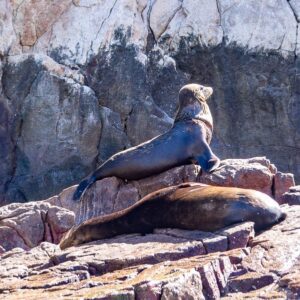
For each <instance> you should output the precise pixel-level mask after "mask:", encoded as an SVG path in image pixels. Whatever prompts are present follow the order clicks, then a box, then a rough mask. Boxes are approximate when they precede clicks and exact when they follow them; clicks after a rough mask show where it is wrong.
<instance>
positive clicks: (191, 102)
mask: <svg viewBox="0 0 300 300" xmlns="http://www.w3.org/2000/svg"><path fill="white" fill-rule="evenodd" d="M212 93H213V89H212V88H210V87H205V86H202V85H199V84H188V85H185V86H184V87H182V88H181V90H180V91H179V108H178V111H177V114H176V116H175V121H174V125H173V127H172V128H171V129H170V130H169V131H168V132H166V133H165V134H162V135H159V136H157V137H155V138H153V139H152V140H149V141H147V142H145V143H142V144H140V145H138V146H136V147H132V148H129V149H127V150H125V151H122V152H119V153H117V154H115V155H113V156H112V157H110V158H109V159H108V160H106V161H105V162H104V163H103V164H102V165H101V166H100V167H99V168H98V169H97V170H96V171H94V172H93V173H92V174H91V175H89V176H88V177H87V178H86V179H84V180H83V181H82V182H81V183H80V184H79V186H78V187H77V189H76V191H75V193H74V196H73V199H74V200H79V199H80V197H81V196H82V195H83V193H84V192H85V191H86V189H87V188H88V187H89V186H90V185H91V184H93V183H94V182H95V181H96V180H99V179H102V178H104V177H110V176H116V177H119V178H122V179H128V180H137V179H141V178H144V177H148V176H150V175H154V174H158V173H161V172H163V171H166V170H168V169H170V168H173V167H176V166H179V165H183V164H188V163H197V164H199V165H200V166H201V168H202V169H203V170H204V171H206V172H212V171H213V170H214V169H216V168H217V167H218V166H219V163H220V160H219V159H218V157H217V156H216V155H214V154H213V152H212V151H211V149H210V147H209V145H208V144H209V143H210V141H211V137H212V131H213V120H212V116H211V113H210V110H209V107H208V105H207V104H206V101H207V99H208V98H209V97H210V96H211V94H212Z"/></svg>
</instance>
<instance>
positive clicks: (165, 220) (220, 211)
mask: <svg viewBox="0 0 300 300" xmlns="http://www.w3.org/2000/svg"><path fill="white" fill-rule="evenodd" d="M284 217H285V215H284V214H283V213H282V211H281V209H280V206H279V205H278V203H277V202H275V201H274V200H273V199H272V198H270V197H269V196H268V195H266V194H264V193H261V192H258V191H255V190H250V189H241V188H233V187H219V186H209V185H205V184H201V183H183V184H181V185H178V186H171V187H167V188H164V189H161V190H158V191H156V192H153V193H151V194H149V195H147V196H145V197H144V198H143V199H141V200H140V201H138V202H137V203H135V204H134V205H132V206H131V207H129V208H127V209H124V210H122V211H119V212H115V213H113V214H110V215H107V216H100V217H95V218H93V219H90V220H87V221H85V222H83V223H82V224H80V225H78V226H75V227H73V228H71V229H70V231H69V232H68V233H67V234H66V235H65V236H64V237H63V239H62V240H61V242H60V247H61V249H65V248H67V247H70V246H75V245H79V244H82V243H87V242H91V241H95V240H99V239H105V238H110V237H113V236H116V235H120V234H129V233H143V234H145V233H150V232H152V231H153V229H154V228H180V229H188V230H202V231H215V230H218V229H221V228H223V227H226V226H229V225H232V224H235V223H239V222H244V221H253V222H254V224H255V230H263V229H266V228H267V227H269V226H271V225H273V224H275V223H277V222H278V221H280V220H282V219H283V218H284Z"/></svg>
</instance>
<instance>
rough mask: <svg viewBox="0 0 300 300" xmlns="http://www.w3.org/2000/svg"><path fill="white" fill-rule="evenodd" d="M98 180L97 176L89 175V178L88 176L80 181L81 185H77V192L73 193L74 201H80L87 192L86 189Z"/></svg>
mask: <svg viewBox="0 0 300 300" xmlns="http://www.w3.org/2000/svg"><path fill="white" fill-rule="evenodd" d="M95 181H96V178H95V176H93V175H92V176H89V177H88V178H86V179H84V180H82V181H81V182H80V183H79V185H78V187H77V189H76V191H75V193H74V195H73V200H74V201H79V200H80V198H81V197H82V196H83V195H84V193H85V191H86V190H87V189H88V188H89V187H90V186H91V185H92V184H93V183H94V182H95Z"/></svg>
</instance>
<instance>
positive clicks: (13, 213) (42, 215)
mask: <svg viewBox="0 0 300 300" xmlns="http://www.w3.org/2000/svg"><path fill="white" fill-rule="evenodd" d="M74 220H75V216H74V213H73V212H71V211H69V210H67V209H65V208H62V207H57V206H53V205H51V204H48V203H45V202H30V203H26V204H14V203H12V204H9V205H7V206H4V207H2V208H1V210H0V245H1V247H2V248H3V249H4V250H6V251H8V250H11V249H13V248H16V247H19V248H23V249H26V250H28V249H30V248H33V247H36V246H38V245H39V244H40V243H41V242H43V241H48V242H51V243H58V242H59V241H60V239H61V237H62V235H63V234H64V233H65V232H67V231H68V230H69V229H70V228H71V227H72V226H73V225H74Z"/></svg>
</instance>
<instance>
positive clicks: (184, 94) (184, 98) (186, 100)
mask: <svg viewBox="0 0 300 300" xmlns="http://www.w3.org/2000/svg"><path fill="white" fill-rule="evenodd" d="M212 93H213V89H212V88H211V87H209V86H203V85H200V84H196V83H191V84H187V85H184V86H183V87H182V88H181V89H180V91H179V104H180V105H187V104H191V103H193V102H195V101H199V102H206V101H207V100H208V98H209V97H210V96H211V95H212Z"/></svg>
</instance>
